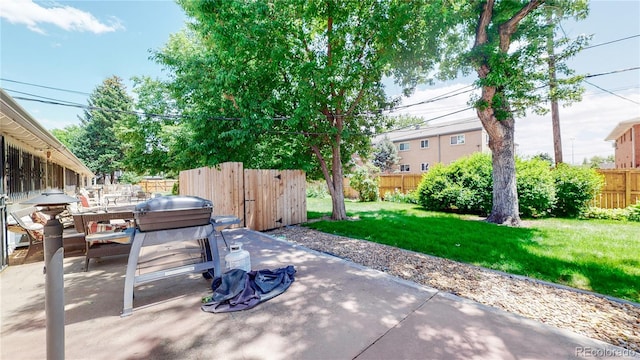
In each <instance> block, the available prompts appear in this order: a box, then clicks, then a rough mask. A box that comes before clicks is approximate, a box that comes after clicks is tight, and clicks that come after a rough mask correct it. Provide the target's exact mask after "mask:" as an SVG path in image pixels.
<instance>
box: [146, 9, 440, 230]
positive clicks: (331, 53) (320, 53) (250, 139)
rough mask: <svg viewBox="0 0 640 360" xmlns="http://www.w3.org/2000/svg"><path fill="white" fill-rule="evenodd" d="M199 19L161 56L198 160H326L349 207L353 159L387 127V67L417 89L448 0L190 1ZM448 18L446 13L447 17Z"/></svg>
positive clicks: (304, 164) (336, 214)
mask: <svg viewBox="0 0 640 360" xmlns="http://www.w3.org/2000/svg"><path fill="white" fill-rule="evenodd" d="M178 3H179V4H180V5H181V6H182V7H183V8H184V10H185V12H186V13H187V15H188V16H190V17H191V18H192V21H191V22H190V28H189V31H184V32H182V33H179V34H176V35H173V36H172V37H171V38H170V40H169V42H168V43H167V45H166V46H165V48H163V49H162V50H160V51H159V52H158V53H157V54H156V55H155V56H156V59H157V60H158V61H159V62H160V63H162V64H164V65H166V66H167V67H168V68H169V69H170V71H171V73H172V76H173V83H172V91H173V92H174V93H173V95H174V97H175V99H176V100H177V104H178V106H179V108H180V109H181V112H182V115H183V116H184V118H183V119H184V122H185V123H186V124H187V128H188V131H189V132H190V135H191V139H192V140H191V142H190V143H189V144H185V145H187V146H185V148H184V153H185V154H187V155H189V156H191V157H192V158H193V159H194V160H195V162H196V163H204V164H205V165H210V164H216V163H218V162H222V161H225V160H228V159H235V160H240V161H247V162H249V163H257V162H265V161H274V160H275V161H279V164H278V165H279V166H282V167H294V166H295V167H299V168H303V169H305V170H307V171H310V170H313V169H319V172H320V173H322V175H323V177H324V179H325V180H326V183H327V186H328V188H329V192H330V194H331V197H332V203H333V212H332V218H333V219H345V218H346V211H345V205H344V194H343V190H342V183H343V177H344V173H345V169H344V165H343V164H346V163H347V162H348V161H349V160H350V159H351V156H352V155H353V154H354V153H357V152H365V150H367V149H370V137H371V135H372V134H374V133H375V132H377V131H379V130H380V129H382V128H386V127H388V126H389V125H390V124H389V123H388V122H389V120H388V118H385V117H382V116H381V115H380V110H382V109H385V108H389V107H390V106H392V105H393V104H394V101H393V100H392V99H389V98H388V97H387V96H386V95H385V93H384V86H383V84H382V79H383V76H390V77H392V78H394V79H396V81H397V83H398V84H399V85H401V86H402V87H403V89H404V90H405V93H406V94H408V93H410V92H411V91H412V89H413V88H414V87H415V86H416V84H418V83H420V82H424V81H426V80H427V79H426V74H428V73H429V71H430V70H432V69H433V68H434V66H435V64H436V62H437V60H438V59H439V56H440V51H441V50H442V48H443V47H444V45H445V43H444V42H442V41H440V40H441V37H442V36H443V35H444V34H446V33H447V32H448V27H447V26H446V24H447V22H448V21H449V20H450V19H449V18H448V15H449V14H450V12H447V11H445V10H446V8H445V6H446V5H447V4H448V3H449V1H444V0H442V1H439V0H433V1H428V2H423V1H420V2H404V1H393V0H382V1H380V0H365V1H336V0H329V1H325V0H322V1H321V0H288V1H273V2H263V1H222V0H218V1H188V0H179V1H178ZM436 19H437V21H436Z"/></svg>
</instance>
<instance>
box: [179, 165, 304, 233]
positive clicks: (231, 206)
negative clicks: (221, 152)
mask: <svg viewBox="0 0 640 360" xmlns="http://www.w3.org/2000/svg"><path fill="white" fill-rule="evenodd" d="M179 179H180V195H192V196H200V197H202V198H205V199H209V200H211V201H213V213H214V214H215V215H235V216H237V217H238V218H240V219H241V220H242V223H241V225H242V226H246V227H248V228H250V229H252V230H256V231H262V230H269V229H274V228H277V227H281V226H285V225H292V224H300V223H303V222H306V221H307V196H306V191H307V190H306V184H307V183H306V175H305V173H304V172H303V171H301V170H256V169H244V167H243V164H242V163H237V162H227V163H223V164H220V165H219V166H218V167H217V168H211V167H202V168H198V169H192V170H185V171H181V172H180V178H179Z"/></svg>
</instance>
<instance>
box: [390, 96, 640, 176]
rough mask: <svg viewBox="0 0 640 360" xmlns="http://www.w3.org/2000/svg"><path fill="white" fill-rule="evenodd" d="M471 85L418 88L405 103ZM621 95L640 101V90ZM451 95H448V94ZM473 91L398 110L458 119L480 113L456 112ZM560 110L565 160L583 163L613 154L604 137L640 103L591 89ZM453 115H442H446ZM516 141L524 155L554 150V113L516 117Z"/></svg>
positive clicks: (634, 112) (639, 112)
mask: <svg viewBox="0 0 640 360" xmlns="http://www.w3.org/2000/svg"><path fill="white" fill-rule="evenodd" d="M465 86H467V84H455V85H451V86H447V87H441V88H437V89H426V90H417V91H416V92H415V93H414V94H413V95H412V96H411V97H409V98H407V99H404V101H403V103H402V104H403V105H406V104H416V103H419V102H422V101H425V100H429V99H433V98H435V97H438V96H441V95H443V94H446V93H450V92H452V93H456V90H459V89H462V90H463V91H464V90H468V89H469V88H468V87H467V88H465ZM618 94H619V95H621V96H623V97H625V98H628V99H631V100H633V101H636V102H640V93H638V89H633V90H629V91H626V92H619V93H618ZM445 96H447V95H445ZM469 96H470V93H465V94H462V95H458V96H453V97H450V98H447V99H443V100H438V101H434V102H431V103H428V104H423V105H418V106H412V107H409V108H406V109H402V110H399V111H397V112H396V113H399V114H411V115H415V116H419V117H422V118H424V119H425V120H430V119H434V120H432V121H433V122H440V121H452V120H456V119H463V118H468V117H471V116H477V115H476V113H475V111H474V110H466V111H464V112H460V113H455V114H453V113H454V112H455V111H459V110H462V109H465V108H467V107H469V105H468V104H467V101H468V100H469ZM559 113H560V131H561V138H562V148H563V157H564V159H563V160H564V161H565V162H569V163H571V162H575V163H576V164H578V163H582V160H583V159H584V158H587V159H589V158H591V157H593V156H596V155H598V156H608V155H613V153H614V149H613V147H612V144H611V142H609V141H605V140H604V139H605V138H606V137H607V135H609V133H610V132H611V131H612V130H613V128H614V127H615V126H616V125H617V124H618V123H619V122H621V121H625V120H629V119H632V118H635V117H639V116H640V105H638V104H634V103H632V102H630V101H627V100H624V99H621V98H619V97H616V96H614V95H611V94H607V93H594V92H589V93H586V94H585V95H584V96H583V99H582V101H581V102H579V103H574V104H572V105H571V106H570V107H562V106H560V109H559ZM447 114H451V115H449V116H445V117H442V116H443V115H447ZM515 141H516V144H517V145H518V149H517V153H518V154H519V155H521V156H531V155H535V154H539V153H548V154H550V155H551V156H553V154H554V150H553V132H552V128H551V114H550V113H549V114H547V115H545V116H539V115H528V116H527V117H525V118H522V119H516V130H515Z"/></svg>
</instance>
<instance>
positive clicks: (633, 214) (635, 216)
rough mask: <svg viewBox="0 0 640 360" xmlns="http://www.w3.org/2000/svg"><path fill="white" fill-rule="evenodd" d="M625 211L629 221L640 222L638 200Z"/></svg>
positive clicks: (639, 201)
mask: <svg viewBox="0 0 640 360" xmlns="http://www.w3.org/2000/svg"><path fill="white" fill-rule="evenodd" d="M627 209H628V210H629V213H628V215H627V217H628V218H629V221H637V222H640V200H638V201H637V202H636V204H635V205H631V206H629V207H627Z"/></svg>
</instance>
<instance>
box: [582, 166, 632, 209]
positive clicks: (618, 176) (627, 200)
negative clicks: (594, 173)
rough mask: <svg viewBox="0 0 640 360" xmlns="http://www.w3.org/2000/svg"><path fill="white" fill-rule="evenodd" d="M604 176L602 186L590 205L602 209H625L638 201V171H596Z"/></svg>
mask: <svg viewBox="0 0 640 360" xmlns="http://www.w3.org/2000/svg"><path fill="white" fill-rule="evenodd" d="M598 172H599V173H600V174H602V175H603V176H604V186H603V187H602V189H601V190H600V193H599V194H598V195H596V196H595V198H594V199H593V201H592V205H593V206H596V207H600V208H604V209H615V208H625V207H627V206H629V205H633V204H635V203H636V202H639V201H640V170H636V169H611V170H598Z"/></svg>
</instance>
